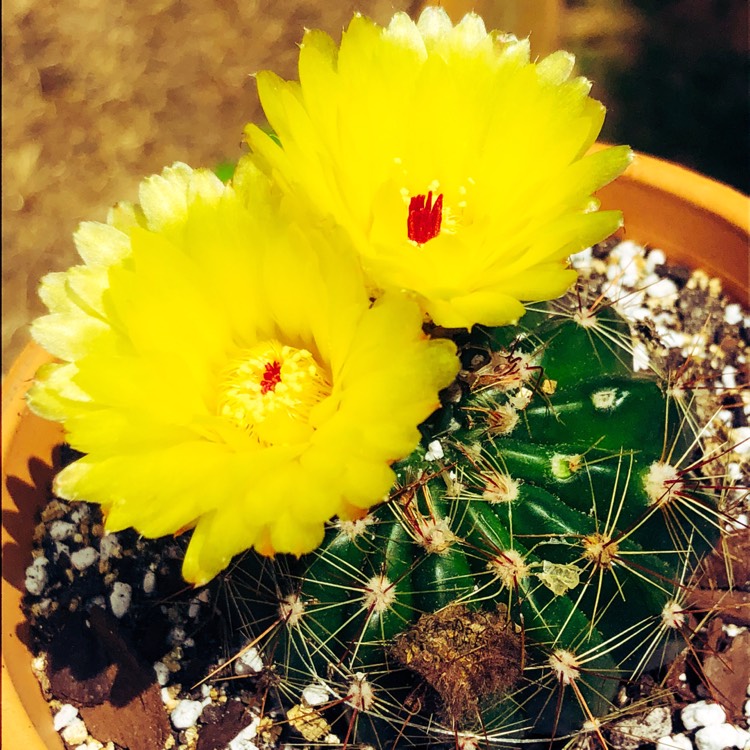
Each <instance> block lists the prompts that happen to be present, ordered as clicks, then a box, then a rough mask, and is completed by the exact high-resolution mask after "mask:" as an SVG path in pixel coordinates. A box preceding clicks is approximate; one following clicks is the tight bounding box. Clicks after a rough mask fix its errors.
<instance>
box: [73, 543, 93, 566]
mask: <svg viewBox="0 0 750 750" xmlns="http://www.w3.org/2000/svg"><path fill="white" fill-rule="evenodd" d="M98 559H99V553H98V552H97V551H96V550H95V549H94V548H93V547H84V548H83V549H79V550H78V551H76V552H74V553H73V554H72V555H71V556H70V563H71V565H72V566H73V567H74V568H75V569H76V570H86V568H90V567H91V566H92V565H93V564H94V563H95V562H96V561H97V560H98Z"/></svg>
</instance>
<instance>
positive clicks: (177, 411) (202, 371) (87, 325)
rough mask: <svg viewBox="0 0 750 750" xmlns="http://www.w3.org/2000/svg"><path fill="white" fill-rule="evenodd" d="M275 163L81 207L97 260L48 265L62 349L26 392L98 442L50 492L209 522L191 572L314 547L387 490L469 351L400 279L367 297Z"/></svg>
mask: <svg viewBox="0 0 750 750" xmlns="http://www.w3.org/2000/svg"><path fill="white" fill-rule="evenodd" d="M277 203H278V201H277V200H276V199H275V198H274V195H273V193H272V191H271V190H270V188H269V186H268V184H267V182H266V179H265V178H264V177H262V176H260V175H259V174H254V173H253V172H252V170H248V169H245V170H244V172H243V175H242V177H241V179H240V180H239V181H238V182H237V183H236V184H235V185H234V186H224V185H222V183H221V182H220V181H219V180H218V179H216V178H215V177H214V176H213V175H212V174H211V173H209V172H207V171H201V170H198V171H193V170H191V169H190V168H189V167H187V166H185V165H183V164H176V165H174V166H173V167H172V168H170V169H166V170H164V172H163V173H162V174H161V175H156V176H153V177H151V178H149V179H147V180H145V181H144V182H143V184H142V185H141V189H140V205H137V206H132V205H121V206H119V207H117V208H116V209H115V210H114V211H113V212H112V214H111V215H110V217H109V220H108V223H107V224H97V223H85V224H83V225H82V226H81V228H80V229H79V230H78V232H77V235H76V238H75V239H76V244H77V247H78V250H79V252H80V255H81V257H82V258H83V260H84V265H81V266H76V267H73V268H71V269H70V270H68V271H67V272H65V273H53V274H49V275H48V276H46V277H45V278H44V280H43V282H42V285H41V295H42V297H43V299H44V301H45V302H46V304H47V306H48V307H49V309H50V314H49V315H47V316H45V317H42V318H40V319H38V320H37V321H35V323H34V325H33V336H34V338H35V339H36V340H37V341H38V342H39V343H40V344H42V346H44V347H45V348H46V349H47V350H48V351H50V352H51V353H52V354H54V355H56V356H57V357H58V358H59V359H60V360H62V362H59V363H55V364H51V365H48V366H46V367H44V368H43V369H42V370H41V371H40V372H39V373H38V375H37V381H36V383H35V385H34V387H33V388H32V390H31V393H30V395H29V403H30V405H31V407H32V408H33V409H34V410H35V411H36V412H37V413H39V414H41V415H42V416H45V417H47V418H49V419H54V420H58V421H61V422H63V423H64V426H65V428H66V431H67V436H68V440H69V442H70V443H71V445H72V446H73V447H74V448H76V449H77V450H79V451H82V452H83V453H85V454H86V455H85V456H84V457H83V458H81V459H79V460H78V461H76V462H75V463H73V464H71V465H70V466H68V467H67V468H65V469H64V470H63V471H62V472H61V473H60V474H59V475H58V476H57V478H56V481H55V489H56V492H57V493H58V494H59V495H61V496H62V497H64V498H68V499H71V500H79V499H80V500H88V501H92V502H97V503H100V504H101V505H102V506H103V508H104V510H105V513H106V523H107V528H108V529H110V530H119V529H123V528H126V527H129V526H133V527H135V528H136V529H137V530H138V531H139V532H140V533H142V534H144V535H146V536H149V537H158V536H161V535H164V534H168V533H174V532H178V531H180V530H183V529H185V528H190V527H195V529H194V532H193V536H192V539H191V541H190V545H189V548H188V551H187V555H186V558H185V562H184V566H183V573H184V575H185V577H186V579H187V580H189V581H192V582H195V583H198V584H200V583H204V582H206V581H207V580H209V579H210V578H211V577H212V576H214V575H215V574H216V573H218V572H219V571H220V570H222V569H223V568H224V567H225V566H226V565H227V564H228V563H229V561H230V559H231V557H232V556H233V555H234V554H236V553H238V552H240V551H242V550H244V549H247V548H249V547H251V546H254V547H256V548H257V549H258V550H260V551H261V552H263V553H265V554H272V553H273V552H275V551H278V552H291V553H295V554H301V553H304V552H308V551H310V550H311V549H313V548H314V547H316V546H317V545H318V544H319V543H320V542H321V540H322V536H323V526H324V522H325V521H326V520H327V519H329V518H331V517H332V516H334V515H336V514H338V515H339V516H341V517H344V518H352V517H354V516H356V515H357V513H359V512H361V511H360V509H365V508H368V507H369V506H371V505H373V504H374V503H376V502H379V501H380V500H381V499H382V498H383V496H384V494H386V493H387V492H388V490H389V489H390V487H391V484H392V483H393V480H394V475H393V471H392V470H391V468H390V464H391V463H392V462H393V461H394V460H397V459H400V458H402V457H404V456H406V455H408V454H409V453H410V452H411V451H412V450H413V449H414V447H415V446H416V444H417V442H418V440H419V432H418V430H417V425H418V424H419V423H420V422H422V421H423V420H424V419H425V418H426V417H427V416H428V415H429V414H430V413H431V412H432V411H433V410H434V409H435V408H436V406H437V405H438V398H437V393H438V390H439V389H440V388H443V387H445V386H446V385H448V384H449V383H450V381H451V380H452V378H453V377H454V375H455V374H456V371H457V369H458V361H457V358H456V356H455V347H454V345H453V344H452V343H450V342H448V341H440V340H429V339H427V338H426V337H425V336H424V335H423V333H422V329H421V321H422V317H421V312H420V310H419V307H418V306H417V305H416V303H414V302H413V301H410V300H408V299H406V298H405V297H403V296H402V295H398V294H393V295H388V294H386V295H385V296H383V297H382V298H381V299H379V300H378V301H377V302H375V303H374V304H371V302H370V299H369V296H368V293H367V290H366V287H365V284H364V281H363V279H362V278H361V271H360V270H359V268H358V266H357V265H356V264H355V263H353V262H351V261H349V260H347V258H353V257H355V256H354V255H353V254H352V253H347V252H345V251H342V250H341V248H340V247H339V245H340V243H342V242H344V241H345V240H346V238H345V236H343V235H342V236H339V235H338V234H337V233H336V232H335V231H332V230H330V229H329V230H328V231H327V233H326V235H325V236H323V235H322V234H321V232H319V231H317V230H316V228H315V227H314V226H310V225H306V226H298V225H296V224H295V223H294V222H293V221H292V219H293V217H291V216H289V215H288V213H287V212H286V211H285V209H284V208H283V207H279V206H278V205H276V204H277Z"/></svg>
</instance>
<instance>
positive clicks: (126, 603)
mask: <svg viewBox="0 0 750 750" xmlns="http://www.w3.org/2000/svg"><path fill="white" fill-rule="evenodd" d="M132 595H133V587H132V586H131V585H130V584H129V583H123V582H122V581H115V582H114V584H113V585H112V593H111V594H110V595H109V605H110V607H112V614H113V615H114V616H115V617H116V618H117V619H118V620H119V619H120V618H121V617H123V616H124V615H125V613H126V612H127V611H128V610H129V609H130V599H131V597H132Z"/></svg>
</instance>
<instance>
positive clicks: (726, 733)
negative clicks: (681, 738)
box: [695, 724, 750, 750]
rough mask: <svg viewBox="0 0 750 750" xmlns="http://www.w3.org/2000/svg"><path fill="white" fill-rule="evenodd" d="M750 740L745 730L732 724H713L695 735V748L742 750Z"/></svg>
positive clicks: (703, 749)
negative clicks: (731, 748) (734, 748)
mask: <svg viewBox="0 0 750 750" xmlns="http://www.w3.org/2000/svg"><path fill="white" fill-rule="evenodd" d="M749 739H750V734H748V733H747V732H746V731H745V730H744V729H739V728H738V727H735V726H732V725H731V724H712V725H711V726H706V727H703V729H699V730H698V731H697V732H696V733H695V746H696V747H697V748H698V750H724V748H727V747H738V748H740V749H741V750H742V748H744V747H745V743H746V742H747V741H748V740H749Z"/></svg>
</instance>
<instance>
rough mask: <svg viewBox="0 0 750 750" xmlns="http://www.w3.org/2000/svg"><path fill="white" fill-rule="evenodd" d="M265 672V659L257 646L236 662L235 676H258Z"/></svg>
mask: <svg viewBox="0 0 750 750" xmlns="http://www.w3.org/2000/svg"><path fill="white" fill-rule="evenodd" d="M262 671H263V659H262V658H261V656H260V654H259V653H258V649H257V648H255V646H253V647H251V648H249V649H248V650H247V651H245V652H244V653H243V654H242V655H241V656H240V657H239V658H238V659H237V660H236V661H235V662H234V673H235V674H256V673H257V672H262Z"/></svg>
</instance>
